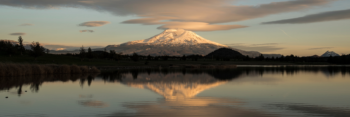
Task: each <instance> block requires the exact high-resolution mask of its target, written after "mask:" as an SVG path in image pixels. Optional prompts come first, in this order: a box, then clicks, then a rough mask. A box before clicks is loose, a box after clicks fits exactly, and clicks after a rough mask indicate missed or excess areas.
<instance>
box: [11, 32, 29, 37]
mask: <svg viewBox="0 0 350 117" xmlns="http://www.w3.org/2000/svg"><path fill="white" fill-rule="evenodd" d="M10 35H13V36H23V35H26V33H21V32H18V33H10Z"/></svg>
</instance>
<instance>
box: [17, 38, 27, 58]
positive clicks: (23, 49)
mask: <svg viewBox="0 0 350 117" xmlns="http://www.w3.org/2000/svg"><path fill="white" fill-rule="evenodd" d="M18 43H19V48H18V50H19V52H20V53H21V55H23V54H24V53H25V51H26V50H25V48H24V46H23V39H22V37H21V36H19V38H18Z"/></svg>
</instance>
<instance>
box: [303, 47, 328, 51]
mask: <svg viewBox="0 0 350 117" xmlns="http://www.w3.org/2000/svg"><path fill="white" fill-rule="evenodd" d="M332 48H334V47H319V48H309V49H308V50H324V49H332Z"/></svg>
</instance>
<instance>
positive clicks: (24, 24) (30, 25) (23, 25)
mask: <svg viewBox="0 0 350 117" xmlns="http://www.w3.org/2000/svg"><path fill="white" fill-rule="evenodd" d="M19 26H34V24H21V25H19Z"/></svg>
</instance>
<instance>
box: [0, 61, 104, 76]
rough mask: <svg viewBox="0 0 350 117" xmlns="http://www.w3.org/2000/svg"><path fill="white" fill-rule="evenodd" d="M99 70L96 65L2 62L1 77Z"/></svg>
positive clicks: (0, 67)
mask: <svg viewBox="0 0 350 117" xmlns="http://www.w3.org/2000/svg"><path fill="white" fill-rule="evenodd" d="M98 72H100V70H98V69H97V68H96V67H87V66H77V65H55V64H21V63H0V77H14V76H33V75H49V74H82V73H98Z"/></svg>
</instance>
